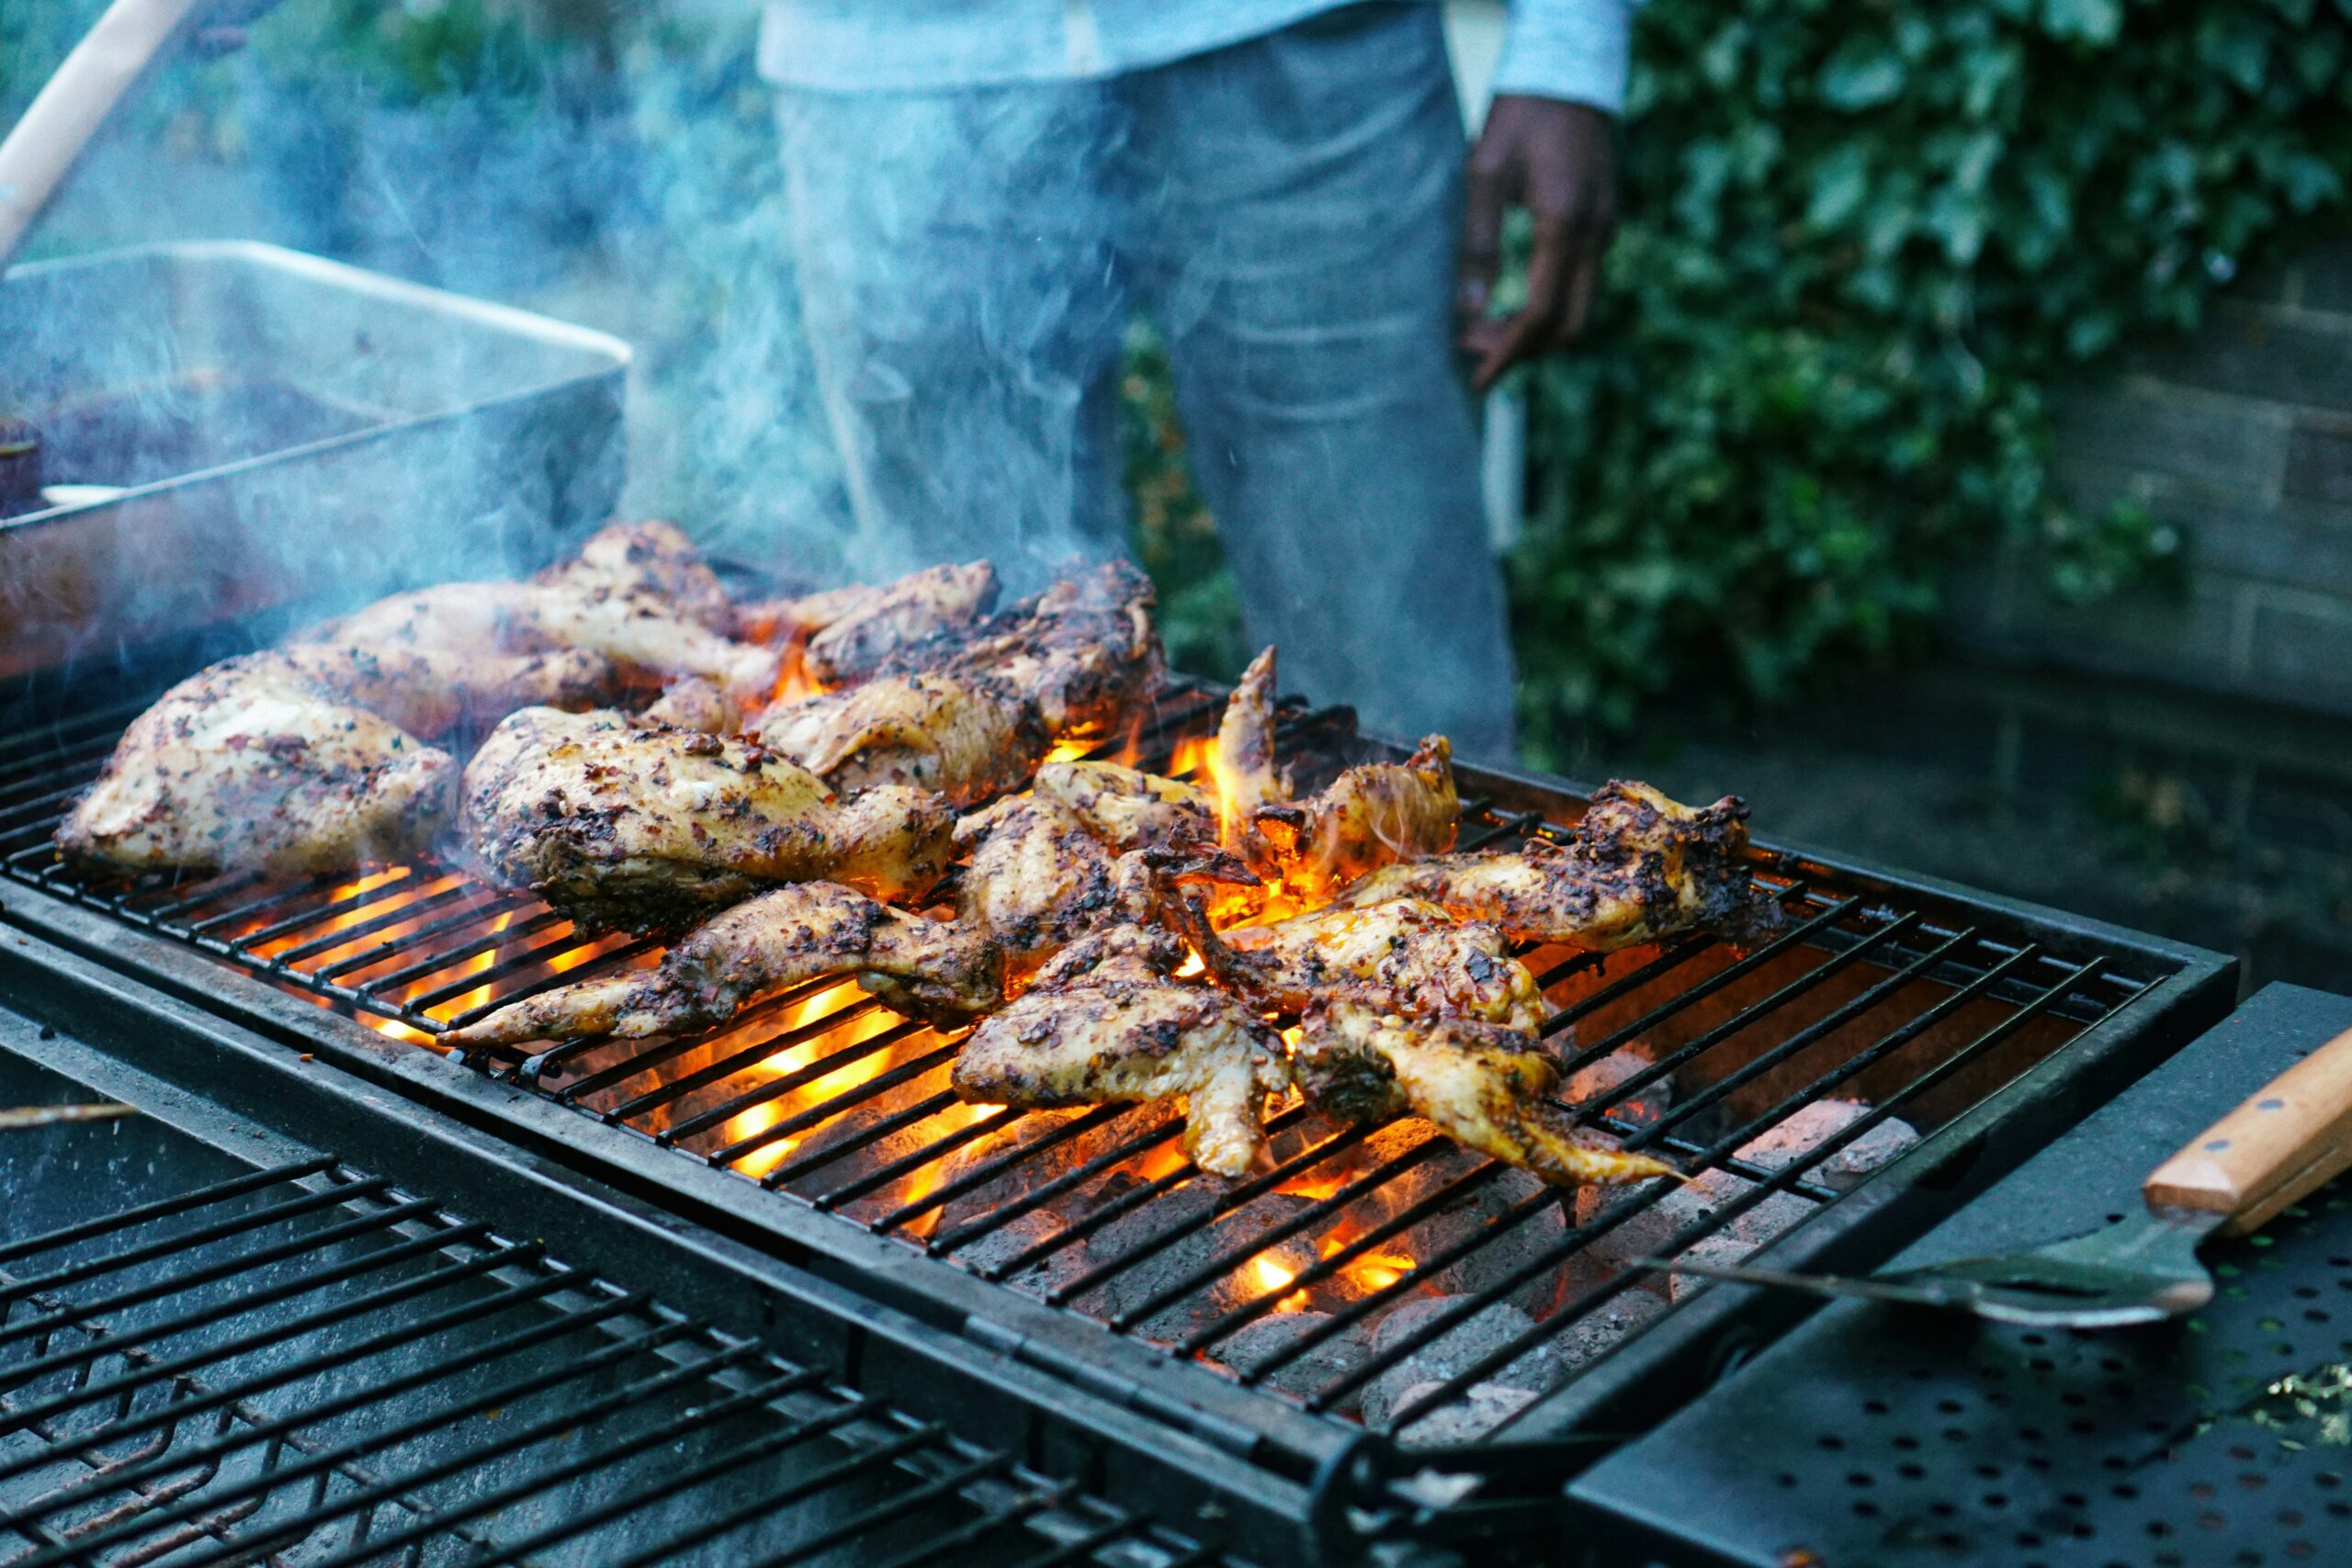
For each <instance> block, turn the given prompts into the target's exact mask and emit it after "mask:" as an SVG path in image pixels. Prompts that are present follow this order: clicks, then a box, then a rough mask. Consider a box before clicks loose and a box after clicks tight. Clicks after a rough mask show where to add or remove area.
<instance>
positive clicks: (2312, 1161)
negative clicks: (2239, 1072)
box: [2141, 1029, 2352, 1235]
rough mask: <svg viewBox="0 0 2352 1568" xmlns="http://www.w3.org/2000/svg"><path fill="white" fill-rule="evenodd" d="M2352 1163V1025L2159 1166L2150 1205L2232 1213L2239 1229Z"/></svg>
mask: <svg viewBox="0 0 2352 1568" xmlns="http://www.w3.org/2000/svg"><path fill="white" fill-rule="evenodd" d="M2346 1166H2352V1029H2347V1030H2346V1031H2345V1032H2343V1033H2341V1034H2339V1035H2337V1036H2336V1037H2335V1039H2333V1040H2331V1041H2329V1042H2328V1043H2326V1044H2324V1045H2323V1046H2321V1047H2320V1048H2319V1049H2318V1050H2316V1051H2314V1052H2312V1054H2311V1055H2308V1056H2305V1057H2304V1058H2303V1059H2302V1060H2301V1061H2300V1062H2297V1063H2296V1064H2295V1065H2294V1066H2291V1067H2289V1068H2288V1069H2287V1070H2286V1071H2285V1072H2283V1073H2280V1074H2279V1075H2278V1077H2275V1078H2272V1079H2271V1080H2270V1081H2269V1082H2268V1083H2267V1084H2265V1085H2263V1086H2262V1088H2260V1089H2256V1091H2255V1092H2254V1095H2253V1098H2251V1099H2249V1100H2246V1102H2245V1104H2243V1105H2241V1106H2239V1107H2238V1108H2237V1109H2236V1110H2235V1111H2231V1112H2230V1113H2229V1114H2228V1115H2227V1116H2224V1117H2222V1119H2221V1120H2220V1121H2219V1122H2214V1123H2213V1124H2212V1125H2211V1127H2208V1128H2206V1129H2205V1131H2204V1132H2202V1133H2200V1134H2198V1135H2197V1137H2196V1138H2195V1140H2194V1141H2192V1142H2191V1143H2190V1144H2189V1145H2188V1147H2186V1148H2184V1149H2182V1150H2181V1151H2180V1153H2178V1154H2177V1155H2175V1156H2172V1158H2170V1159H2168V1160H2166V1161H2165V1163H2164V1164H2162V1165H2160V1166H2158V1167H2156V1168H2155V1169H2154V1172H2152V1173H2151V1174H2150V1175H2149V1177H2148V1180H2147V1184H2146V1185H2145V1186H2143V1188H2142V1189H2141V1191H2142V1193H2143V1196H2145V1197H2146V1199H2147V1201H2148V1202H2149V1204H2150V1205H2151V1206H2152V1207H2154V1206H2158V1205H2168V1206H2171V1207H2174V1208H2181V1209H2195V1210H2198V1211H2199V1212H2201V1213H2209V1214H2227V1215H2228V1216H2229V1223H2228V1224H2226V1225H2225V1226H2223V1227H2222V1228H2223V1229H2224V1230H2225V1231H2227V1232H2230V1233H2232V1234H2235V1235H2245V1233H2247V1232H2249V1231H2256V1230H2259V1229H2261V1228H2262V1226H2263V1225H2264V1224H2267V1222H2268V1221H2269V1219H2270V1217H2271V1216H2272V1215H2273V1214H2276V1213H2278V1211H2279V1210H2281V1209H2283V1208H2285V1207H2286V1206H2287V1205H2288V1204H2290V1203H2292V1202H2293V1201H2295V1200H2296V1199H2298V1198H2301V1197H2302V1196H2303V1195H2305V1194H2306V1193H2308V1192H2310V1191H2311V1190H2312V1189H2314V1188H2316V1187H2318V1186H2320V1185H2321V1184H2322V1183H2323V1182H2325V1181H2326V1180H2328V1179H2330V1178H2332V1177H2334V1176H2335V1175H2336V1174H2337V1173H2339V1172H2341V1171H2342V1170H2343V1169H2344V1168H2346Z"/></svg>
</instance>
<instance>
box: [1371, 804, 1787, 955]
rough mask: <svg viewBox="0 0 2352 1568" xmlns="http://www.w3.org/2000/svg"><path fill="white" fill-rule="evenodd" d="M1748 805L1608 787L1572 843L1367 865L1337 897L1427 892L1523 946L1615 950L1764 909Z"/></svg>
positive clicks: (1735, 923) (1743, 922) (1753, 917)
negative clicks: (1751, 858)
mask: <svg viewBox="0 0 2352 1568" xmlns="http://www.w3.org/2000/svg"><path fill="white" fill-rule="evenodd" d="M1394 898H1422V899H1427V900H1428V901H1429V902H1430V903H1432V904H1436V905H1438V906H1439V907H1441V908H1445V909H1447V910H1450V911H1452V912H1453V914H1455V915H1458V916H1460V917H1462V918H1463V919H1472V920H1490V921H1492V922H1494V923H1495V924H1496V925H1498V926H1500V927H1501V928H1502V929H1503V930H1504V931H1506V932H1508V933H1509V934H1510V936H1511V937H1513V938H1514V939H1516V940H1518V941H1521V942H1557V943H1561V944H1564V945H1566V946H1571V947H1582V948H1589V949H1593V950H1595V951H1599V952H1613V951H1614V950H1616V949H1618V948H1621V947H1630V946H1632V945H1634V943H1636V942H1654V941H1657V939H1659V938H1661V937H1668V936H1675V935H1679V934H1680V933H1682V932H1685V931H1693V930H1697V929H1700V928H1702V927H1731V928H1741V927H1745V926H1747V925H1749V924H1752V923H1755V922H1757V921H1758V920H1759V919H1765V918H1767V917H1768V915H1769V905H1768V904H1767V903H1766V902H1765V901H1764V900H1761V899H1759V898H1758V896H1757V894H1756V891H1755V889H1754V886H1753V885H1752V882H1751V879H1750V875H1749V870H1748V864H1747V804H1746V803H1745V802H1743V801H1741V800H1740V799H1739V798H1738V797H1736V796H1735V795H1725V796H1724V798H1723V799H1721V800H1718V801H1717V802H1715V803H1714V804H1713V806H1709V807H1703V808H1701V807H1688V806H1684V805H1681V804H1679V803H1678V802H1676V801H1673V800H1669V799H1668V798H1667V797H1666V796H1665V795H1661V794H1659V793H1658V792H1657V790H1655V789H1652V788H1651V787H1650V786H1649V785H1647V784H1629V783H1624V782H1623V781H1619V782H1612V783H1611V784H1605V785H1603V786H1602V787H1601V788H1600V789H1599V790H1597V791H1595V792H1594V794H1593V797H1592V805H1591V807H1590V808H1589V809H1588V810H1587V811H1586V813H1585V815H1584V818H1583V820H1582V821H1580V822H1578V823H1577V827H1576V830H1575V832H1574V833H1572V834H1571V835H1570V836H1569V839H1568V841H1567V843H1566V844H1564V845H1554V844H1552V843H1550V842H1548V841H1539V842H1537V843H1533V844H1531V845H1529V846H1528V847H1527V848H1526V849H1523V850H1517V851H1512V852H1476V853H1471V854H1449V855H1440V856H1437V857H1435V858H1433V859H1430V860H1423V861H1417V862H1414V863H1410V864H1400V865H1393V866H1389V867H1386V868H1385V869H1383V870H1380V871H1376V872H1374V873H1373V874H1371V875H1369V876H1366V877H1365V878H1363V880H1362V881H1360V882H1358V883H1356V884H1355V885H1353V886H1351V887H1349V888H1348V889H1347V891H1346V892H1345V893H1344V894H1342V895H1341V897H1340V902H1341V903H1343V904H1346V905H1348V906H1350V907H1352V908H1363V907H1367V906H1370V905H1374V904H1378V903H1383V902H1385V901H1387V900H1390V899H1394Z"/></svg>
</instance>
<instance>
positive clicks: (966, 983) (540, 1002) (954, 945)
mask: <svg viewBox="0 0 2352 1568" xmlns="http://www.w3.org/2000/svg"><path fill="white" fill-rule="evenodd" d="M847 974H854V975H856V976H858V978H859V979H860V981H861V982H864V981H867V980H868V979H870V978H885V977H887V979H888V982H889V988H888V1002H889V1005H890V1006H892V1007H893V1008H895V1009H897V1010H899V1011H900V1012H906V1013H910V1014H911V1015H912V1016H915V1017H920V1018H922V1019H924V1020H925V1021H929V1022H932V1023H934V1024H940V1025H949V1024H957V1023H961V1022H963V1021H966V1020H968V1019H969V1018H971V1017H972V1016H973V1015H974V1014H976V1013H979V1012H982V1011H985V1010H988V1009H989V1008H991V1007H994V1006H996V1005H997V1004H999V1003H1000V1002H1001V1001H1002V1000H1003V998H1004V956H1003V953H1002V951H1001V949H999V948H998V946H997V945H996V943H995V942H992V941H990V940H989V938H988V937H987V936H986V935H985V933H981V932H977V931H972V930H970V929H969V928H967V927H961V926H956V925H950V924H944V923H942V922H940V921H936V920H926V919H922V918H920V917H918V916H914V915H910V914H906V913H904V912H902V911H900V910H897V909H890V908H884V907H883V906H881V905H880V904H877V903H876V902H875V901H874V900H873V899H871V898H868V897H865V895H864V894H862V893H856V892H853V891H852V890H850V889H849V888H846V887H842V886H837V885H835V884H833V883H830V882H805V883H802V884H800V885H798V886H792V887H779V888H776V889H775V890H773V891H771V892H767V893H763V894H761V895H760V896H759V897H755V898H751V899H747V900H745V901H744V902H743V903H741V904H738V905H736V906H735V907H734V908H731V909H729V910H726V911H725V912H724V913H722V914H719V915H718V916H716V917H714V918H713V919H710V920H709V921H707V922H706V923H705V924H703V925H701V926H698V927H696V928H695V931H693V932H692V933H691V934H690V935H688V936H687V937H686V938H685V939H684V941H682V942H679V943H678V944H677V945H676V946H675V947H673V948H672V949H670V951H669V952H668V953H664V954H663V955H662V962H661V964H659V965H657V966H656V967H654V968H651V969H637V970H629V971H626V972H624V973H621V974H617V975H609V976H603V977H601V978H598V979H593V980H582V981H580V982H578V983H576V984H573V985H570V986H565V987H560V989H557V990H553V991H548V992H544V993H542V994H541V995H538V996H536V997H527V998H524V999H523V1000H521V1001H518V1002H514V1003H510V1004H509V1005H507V1006H505V1007H503V1008H500V1009H499V1010H497V1011H496V1012H493V1013H492V1014H490V1015H489V1016H488V1017H486V1018H483V1019H481V1020H479V1021H476V1022H473V1023H469V1024H468V1025H466V1026H465V1027H464V1028H462V1029H453V1030H451V1031H449V1032H448V1033H447V1034H446V1035H445V1036H443V1039H444V1040H445V1041H446V1042H447V1043H450V1044H454V1045H512V1044H520V1043H524V1042H526V1041H532V1040H553V1039H569V1038H575V1037H578V1036H581V1035H605V1034H610V1035H616V1036H619V1037H621V1038H623V1039H634V1038H638V1037H640V1036H643V1035H648V1034H677V1033H681V1032H684V1031H687V1030H690V1029H707V1028H712V1027H715V1026H717V1025H718V1024H721V1023H724V1022H726V1021H728V1020H729V1018H731V1017H733V1016H734V1015H735V1012H736V1010H738V1009H740V1008H742V1007H744V1006H746V1005H748V1004H750V1003H751V1002H752V1001H755V1000H757V999H758V998H762V997H764V996H773V995H775V993H777V992H779V991H783V990H787V989H789V988H791V987H795V986H799V985H803V984H806V983H807V982H809V981H810V980H819V979H822V978H824V977H825V976H830V975H847Z"/></svg>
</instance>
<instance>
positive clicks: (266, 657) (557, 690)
mask: <svg viewBox="0 0 2352 1568" xmlns="http://www.w3.org/2000/svg"><path fill="white" fill-rule="evenodd" d="M234 662H236V663H237V664H239V665H240V666H241V667H242V668H245V669H250V670H261V669H265V668H266V669H269V670H272V671H276V672H277V673H276V675H275V676H273V678H274V679H277V678H282V679H285V680H288V681H292V682H298V683H300V684H301V685H303V686H305V687H307V688H309V689H310V690H312V691H315V692H318V693H320V694H323V695H325V696H328V697H331V698H333V699H334V700H336V701H338V702H344V703H348V704H349V705H352V706H353V707H356V708H363V709H365V710H367V711H368V713H371V714H374V715H375V716H377V717H379V718H380V719H383V720H385V721H386V722H387V723H390V724H395V725H398V726H399V727H400V728H402V729H404V730H406V731H408V732H409V733H410V734H411V735H413V736H419V737H422V738H424V739H428V740H430V739H440V738H442V737H444V736H447V735H451V734H453V733H458V732H463V731H473V732H477V733H479V732H480V731H481V730H484V729H487V728H490V727H491V726H492V725H494V724H496V723H497V722H498V721H499V720H500V719H502V718H504V717H505V716H507V715H508V714H510V713H513V712H514V711H515V709H516V708H520V707H535V706H545V707H564V708H579V707H587V706H590V705H594V703H595V702H596V701H598V700H599V699H600V698H601V697H602V696H603V694H605V692H606V691H607V690H608V689H609V688H610V686H611V683H612V680H613V669H612V666H611V664H609V663H608V662H607V661H606V660H605V659H604V658H603V657H602V656H601V655H598V654H594V653H590V652H586V651H583V650H582V649H552V650H550V651H548V652H544V653H477V654H470V655H469V654H465V653H453V652H449V651H447V650H445V649H437V648H400V647H354V646H350V645H343V644H334V643H315V642H298V643H291V644H288V646H286V647H284V648H278V649H270V650H268V651H266V652H264V653H256V654H252V655H249V656H248V657H247V658H246V659H244V660H236V661H234Z"/></svg>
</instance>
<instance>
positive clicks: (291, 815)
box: [57, 653, 458, 873]
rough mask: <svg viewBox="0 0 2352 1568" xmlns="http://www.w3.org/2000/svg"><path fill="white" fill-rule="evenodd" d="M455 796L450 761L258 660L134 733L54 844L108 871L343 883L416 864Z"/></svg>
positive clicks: (169, 702)
mask: <svg viewBox="0 0 2352 1568" xmlns="http://www.w3.org/2000/svg"><path fill="white" fill-rule="evenodd" d="M457 786H458V763H457V760H456V759H455V758H453V757H451V756H450V755H449V754H448V753H447V752H446V751H440V750H435V749H434V748H432V747H430V746H427V745H424V743H423V742H421V741H419V740H418V739H416V738H415V737H414V736H413V735H412V734H410V733H409V732H408V731H406V730H404V729H402V728H400V727H399V726H398V725H395V724H393V723H392V722H390V720H388V719H386V718H383V717H380V716H378V715H376V714H375V713H372V712H370V711H369V710H368V708H367V707H365V706H363V705H358V704H356V703H354V702H352V701H350V700H348V699H347V698H344V697H341V696H338V695H335V694H333V693H331V692H329V691H328V690H327V689H326V688H324V687H323V686H322V685H321V684H320V683H319V682H317V681H315V680H313V679H311V678H310V676H309V675H308V674H306V673H305V671H304V669H303V666H302V664H301V662H300V661H299V660H288V659H287V658H284V657H282V656H280V655H277V654H267V653H264V654H254V655H251V656H249V657H246V658H243V659H232V660H227V661H225V662H223V663H220V664H216V665H214V666H212V667H211V668H210V669H209V670H206V671H201V672H200V673H198V674H197V675H195V676H192V677H190V678H189V679H187V680H186V681H183V682H180V683H179V684H178V685H176V686H175V687H173V688H172V689H171V690H170V691H169V692H166V693H165V694H164V696H163V698H162V700H161V701H159V702H157V703H156V704H155V705H154V706H153V707H151V708H149V709H148V710H147V711H146V712H145V713H143V714H141V715H140V716H139V717H138V718H137V719H135V720H134V721H132V723H131V726H130V728H129V729H128V730H127V731H125V732H124V734H123V737H122V740H121V742H120V743H119V744H118V745H117V746H116V747H115V750H114V755H113V756H112V757H111V758H109V759H108V760H107V765H106V770H105V772H103V773H100V774H99V776H98V781H97V783H96V784H95V785H94V786H92V788H91V790H90V792H89V794H88V795H85V796H84V797H83V799H82V800H81V801H80V802H79V803H78V804H77V805H75V807H74V809H73V811H72V812H71V813H69V814H68V815H67V817H66V818H65V821H64V823H63V824H62V826H61V827H60V828H59V829H58V832H57V846H58V849H59V850H60V852H62V854H63V856H64V857H65V859H66V860H68V861H69V862H73V863H79V864H83V865H85V866H92V867H97V868H108V869H115V870H129V871H148V870H161V869H165V868H179V869H189V870H220V869H235V870H244V869H251V870H256V871H267V872H278V873H297V872H327V871H340V870H344V869H345V868H348V867H351V866H356V865H361V864H365V863H369V862H375V861H398V860H405V859H407V858H408V857H410V856H412V855H414V854H417V853H419V852H423V851H424V849H425V848H426V847H427V846H428V845H430V844H431V843H432V841H433V840H434V837H435V834H436V833H437V832H438V831H439V830H440V829H441V827H442V825H443V824H444V823H445V822H446V821H447V819H448V818H449V815H450V813H451V811H452V809H453V808H454V807H455V806H456V804H457Z"/></svg>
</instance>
